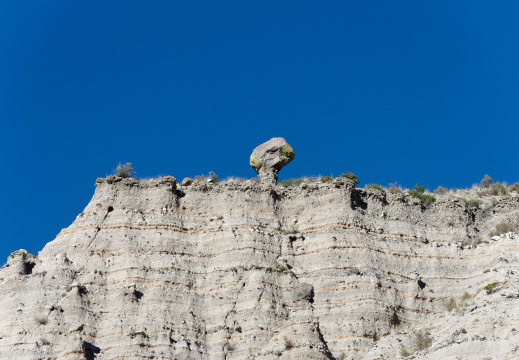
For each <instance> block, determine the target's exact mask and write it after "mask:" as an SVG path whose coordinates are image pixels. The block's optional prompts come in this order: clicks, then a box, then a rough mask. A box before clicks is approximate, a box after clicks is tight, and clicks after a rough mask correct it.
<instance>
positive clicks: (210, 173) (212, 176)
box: [209, 171, 218, 183]
mask: <svg viewBox="0 0 519 360" xmlns="http://www.w3.org/2000/svg"><path fill="white" fill-rule="evenodd" d="M209 180H211V182H213V183H217V182H218V176H216V174H215V173H214V172H212V171H209Z"/></svg>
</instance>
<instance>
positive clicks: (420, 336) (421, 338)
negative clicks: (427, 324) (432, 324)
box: [414, 330, 433, 351]
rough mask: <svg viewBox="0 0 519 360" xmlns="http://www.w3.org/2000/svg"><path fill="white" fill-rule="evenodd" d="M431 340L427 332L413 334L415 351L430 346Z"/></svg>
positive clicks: (420, 331)
mask: <svg viewBox="0 0 519 360" xmlns="http://www.w3.org/2000/svg"><path fill="white" fill-rule="evenodd" d="M432 341H433V338H432V337H431V336H430V335H429V331H427V330H418V331H415V332H414V344H415V349H416V351H422V350H425V349H427V348H429V347H430V346H431V345H432Z"/></svg>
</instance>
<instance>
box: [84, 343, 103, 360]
mask: <svg viewBox="0 0 519 360" xmlns="http://www.w3.org/2000/svg"><path fill="white" fill-rule="evenodd" d="M100 352H101V349H100V348H98V347H97V346H95V345H94V344H92V343H89V342H88V341H84V342H83V353H84V354H85V359H87V360H94V359H95V358H96V357H97V356H96V354H99V353H100Z"/></svg>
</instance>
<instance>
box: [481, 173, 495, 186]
mask: <svg viewBox="0 0 519 360" xmlns="http://www.w3.org/2000/svg"><path fill="white" fill-rule="evenodd" d="M493 182H494V180H492V178H491V177H490V176H488V175H485V176H484V177H483V179H482V180H481V182H480V183H479V187H480V188H481V189H488V188H490V185H492V183H493Z"/></svg>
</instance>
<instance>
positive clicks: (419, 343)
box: [400, 330, 433, 357]
mask: <svg viewBox="0 0 519 360" xmlns="http://www.w3.org/2000/svg"><path fill="white" fill-rule="evenodd" d="M432 342H433V338H432V337H431V335H430V334H429V331H428V330H417V331H414V332H413V348H412V349H411V350H410V349H406V348H402V349H401V350H400V356H402V357H406V356H409V355H411V354H413V353H415V352H417V351H422V350H425V349H428V348H429V347H431V345H432Z"/></svg>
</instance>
